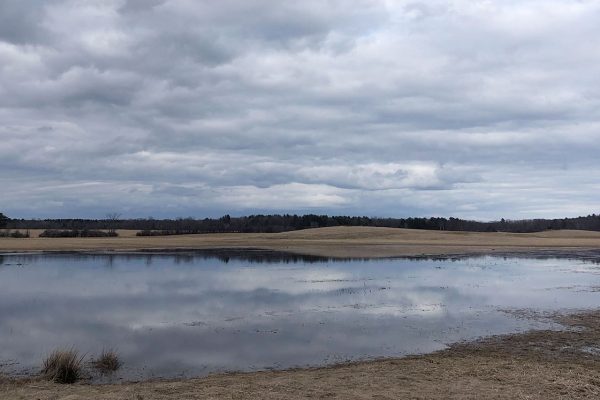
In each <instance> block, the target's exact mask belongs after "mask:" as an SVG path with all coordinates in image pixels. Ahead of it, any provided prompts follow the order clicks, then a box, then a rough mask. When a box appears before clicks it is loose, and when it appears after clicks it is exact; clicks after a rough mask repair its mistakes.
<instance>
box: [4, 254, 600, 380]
mask: <svg viewBox="0 0 600 400" xmlns="http://www.w3.org/2000/svg"><path fill="white" fill-rule="evenodd" d="M593 259H594V258H593V257H592V260H593ZM599 288H600V266H599V265H598V264H597V263H595V262H593V261H590V260H581V259H569V258H553V257H544V258H522V257H514V256H509V257H497V256H496V257H492V256H485V257H475V258H473V257H471V258H462V259H438V260H432V259H402V258H396V259H367V260H332V259H326V258H319V257H306V258H305V257H300V256H291V255H285V254H278V253H269V252H243V251H242V252H240V251H236V252H231V253H227V252H223V251H218V252H197V253H188V254H178V253H170V254H165V253H163V254H139V253H138V254H124V255H114V254H110V255H107V254H95V255H94V254H59V253H57V254H6V255H3V256H0V372H3V373H6V374H14V375H19V374H29V373H32V372H35V371H36V370H37V369H38V368H39V366H40V365H41V362H42V360H43V359H44V357H45V356H46V355H48V354H49V353H50V352H51V351H52V350H54V349H56V348H76V349H78V350H79V351H80V352H82V353H85V354H87V355H88V356H89V357H92V356H94V355H97V354H99V353H100V352H101V351H102V350H103V349H109V348H113V349H116V350H117V351H118V353H119V355H120V356H121V358H122V360H123V361H124V367H123V368H122V369H121V370H120V371H119V372H118V373H117V374H116V375H114V376H112V377H110V380H121V379H124V380H139V379H147V378H153V377H164V378H172V377H180V376H202V375H206V374H208V373H212V372H221V371H231V370H235V371H252V370H261V369H273V368H275V369H280V368H289V367H302V366H316V365H326V364H331V363H336V362H341V361H346V360H361V359H371V358H377V357H387V356H403V355H408V354H419V353H426V352H431V351H435V350H438V349H443V348H444V347H446V345H447V344H449V343H453V342H456V341H461V340H471V339H475V338H478V337H481V336H485V335H493V334H503V333H511V332H519V331H523V330H527V329H532V328H552V329H557V328H559V326H558V325H555V324H553V323H551V322H549V321H548V320H545V319H540V318H524V317H522V315H521V314H520V313H515V312H512V311H519V310H523V309H527V310H533V311H541V312H552V311H565V310H580V309H587V308H593V307H596V306H597V305H598V304H600V289H599ZM519 315H521V316H519ZM105 379H106V378H105Z"/></svg>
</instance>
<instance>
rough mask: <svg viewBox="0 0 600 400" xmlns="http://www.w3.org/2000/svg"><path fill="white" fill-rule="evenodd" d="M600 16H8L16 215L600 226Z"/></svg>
mask: <svg viewBox="0 0 600 400" xmlns="http://www.w3.org/2000/svg"><path fill="white" fill-rule="evenodd" d="M598 22H600V6H599V5H598V4H597V3H596V2H592V1H580V2H570V1H566V0H563V1H559V0H544V1H539V0H527V1H519V2H512V1H509V2H501V3H498V2H496V3H490V2H486V1H466V0H456V1H452V2H442V1H427V2H424V1H401V2H388V1H384V0H356V1H353V2H350V3H349V2H347V1H331V2H321V1H306V2H302V3H298V4H291V3H273V2H271V1H263V0H253V1H238V0H227V1H221V2H218V3H215V2H209V1H200V2H198V1H191V0H189V1H187V0H156V1H137V0H135V1H134V0H127V1H125V0H121V1H118V0H110V1H103V2H96V3H93V2H92V3H89V2H88V3H81V2H76V1H64V0H61V1H59V0H55V1H51V2H43V3H42V2H39V3H38V2H16V1H6V2H3V3H2V5H1V6H0V184H1V185H2V188H3V191H2V192H3V195H2V198H1V200H0V207H1V208H2V211H3V212H5V213H6V214H9V215H11V216H23V217H31V216H68V215H73V216H102V215H104V214H105V213H106V212H108V211H113V210H115V211H119V212H122V213H123V214H124V215H127V216H147V215H150V214H152V215H155V216H157V217H159V216H185V215H193V216H204V215H219V214H222V213H225V212H228V213H232V214H244V213H248V212H308V211H314V212H328V213H335V214H337V213H352V214H367V215H390V216H405V215H411V214H418V215H454V216H461V217H467V218H483V219H488V218H497V217H501V216H504V217H510V218H519V217H529V216H535V217H541V216H547V217H550V216H566V215H577V214H586V213H588V212H594V211H596V210H595V207H597V203H596V201H595V195H596V193H597V190H598V187H597V184H596V183H595V181H594V176H596V175H595V174H596V172H597V171H599V170H600V162H599V161H598V158H597V153H598V150H600V129H599V128H600V120H599V119H598V115H597V110H598V109H600V95H599V94H598V91H597V90H596V89H595V88H596V87H598V85H599V84H600V78H598V77H599V76H600V74H598V71H597V69H598V68H597V65H600V53H599V52H598V51H597V49H598V48H599V46H600V39H599V38H600V23H598Z"/></svg>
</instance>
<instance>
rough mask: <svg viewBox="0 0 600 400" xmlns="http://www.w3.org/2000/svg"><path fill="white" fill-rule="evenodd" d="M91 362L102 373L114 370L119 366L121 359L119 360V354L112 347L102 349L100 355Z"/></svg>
mask: <svg viewBox="0 0 600 400" xmlns="http://www.w3.org/2000/svg"><path fill="white" fill-rule="evenodd" d="M92 364H93V365H94V368H96V369H97V370H99V371H100V372H101V373H103V374H106V373H110V372H115V371H116V370H118V369H119V368H121V360H119V355H118V354H117V352H116V351H115V350H112V349H109V350H102V353H101V354H100V357H98V358H97V359H96V360H94V361H93V363H92Z"/></svg>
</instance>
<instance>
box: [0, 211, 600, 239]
mask: <svg viewBox="0 0 600 400" xmlns="http://www.w3.org/2000/svg"><path fill="white" fill-rule="evenodd" d="M330 226H378V227H388V228H407V229H429V230H442V231H474V232H540V231H545V230H553V229H580V230H589V231H600V215H595V214H593V215H588V216H586V217H577V218H562V219H526V220H505V219H502V220H500V221H491V222H480V221H470V220H464V219H460V218H373V217H350V216H328V215H315V214H308V215H289V214H285V215H250V216H245V217H230V216H229V215H225V216H223V217H221V218H204V219H194V218H177V219H154V218H143V219H121V218H120V217H119V216H118V215H117V214H111V215H108V216H107V218H106V219H43V220H42V219H10V218H8V217H5V216H4V215H3V214H1V213H0V228H2V227H3V228H8V229H49V230H53V229H60V230H98V229H108V230H115V229H133V230H138V231H144V232H145V234H147V235H152V234H174V235H176V234H184V233H224V232H265V233H268V232H285V231H294V230H300V229H307V228H322V227H330Z"/></svg>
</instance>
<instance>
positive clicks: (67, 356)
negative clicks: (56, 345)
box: [42, 349, 83, 383]
mask: <svg viewBox="0 0 600 400" xmlns="http://www.w3.org/2000/svg"><path fill="white" fill-rule="evenodd" d="M82 361H83V356H79V352H78V351H77V350H74V349H70V350H55V351H53V352H52V353H51V354H50V355H49V356H48V357H47V358H46V359H45V360H44V365H43V366H42V374H43V375H44V376H45V377H46V379H48V380H51V381H53V382H56V383H75V382H77V381H78V380H79V379H81V377H82Z"/></svg>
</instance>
